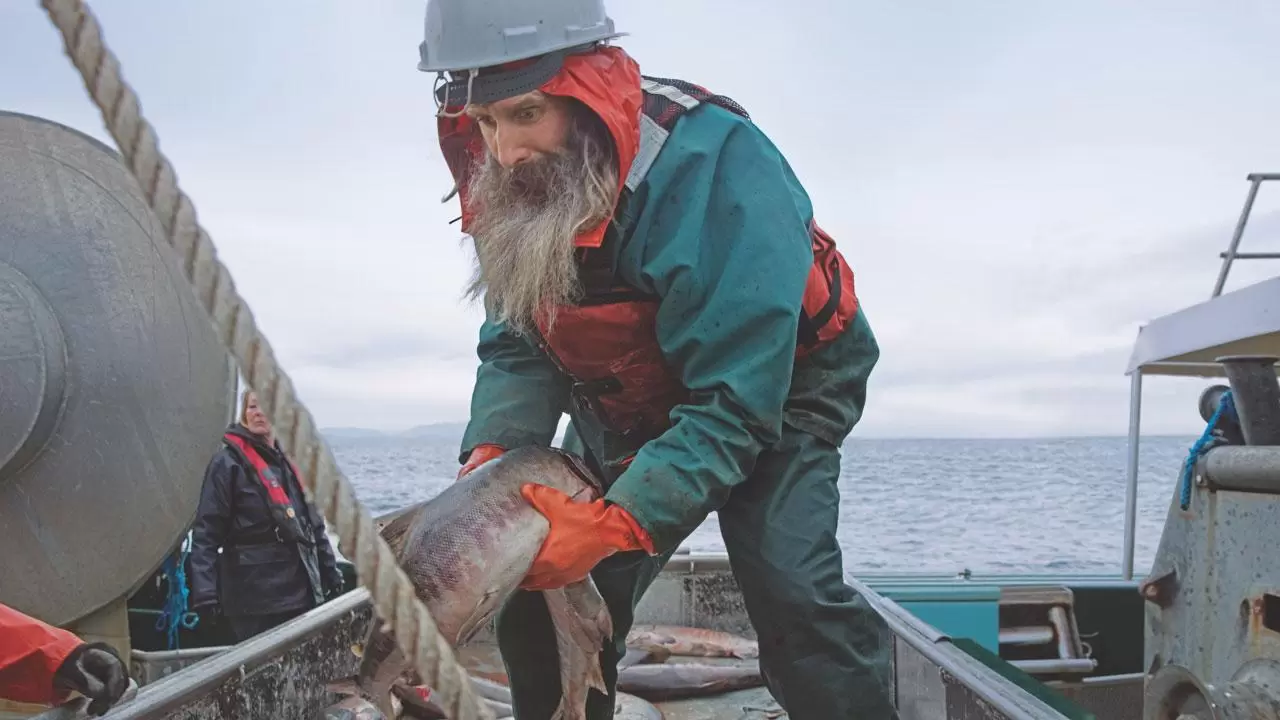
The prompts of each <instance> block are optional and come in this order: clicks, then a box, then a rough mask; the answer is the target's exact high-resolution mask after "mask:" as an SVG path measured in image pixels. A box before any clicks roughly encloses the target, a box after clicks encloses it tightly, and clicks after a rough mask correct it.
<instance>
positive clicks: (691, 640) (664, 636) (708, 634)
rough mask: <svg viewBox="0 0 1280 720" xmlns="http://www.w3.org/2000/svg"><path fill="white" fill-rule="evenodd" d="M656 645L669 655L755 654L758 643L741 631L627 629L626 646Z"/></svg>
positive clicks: (744, 656)
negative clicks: (739, 632) (741, 633)
mask: <svg viewBox="0 0 1280 720" xmlns="http://www.w3.org/2000/svg"><path fill="white" fill-rule="evenodd" d="M647 645H658V646H660V647H664V648H666V649H668V650H670V651H671V654H672V655H688V656H693V657H725V658H742V659H744V660H746V659H749V658H756V657H759V656H760V645H759V643H757V642H756V641H754V640H748V639H746V638H744V637H742V636H741V635H734V634H732V633H727V632H720V631H718V630H704V629H702V628H691V627H676V626H673V625H636V626H635V627H633V628H632V629H631V632H629V633H627V647H644V646H647Z"/></svg>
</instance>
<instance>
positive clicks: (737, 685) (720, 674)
mask: <svg viewBox="0 0 1280 720" xmlns="http://www.w3.org/2000/svg"><path fill="white" fill-rule="evenodd" d="M761 685H764V677H763V676H762V675H761V674H760V665H759V664H758V663H756V662H755V661H751V662H750V663H746V664H742V665H694V664H690V663H669V664H665V665H632V666H631V667H629V668H625V669H623V670H620V671H618V690H619V691H621V692H627V693H631V694H632V695H636V696H639V697H642V698H644V699H645V700H653V701H657V702H661V701H663V700H679V699H682V698H691V697H702V696H706V695H718V694H720V693H725V692H729V691H732V690H742V689H745V688H753V687H760V686H761Z"/></svg>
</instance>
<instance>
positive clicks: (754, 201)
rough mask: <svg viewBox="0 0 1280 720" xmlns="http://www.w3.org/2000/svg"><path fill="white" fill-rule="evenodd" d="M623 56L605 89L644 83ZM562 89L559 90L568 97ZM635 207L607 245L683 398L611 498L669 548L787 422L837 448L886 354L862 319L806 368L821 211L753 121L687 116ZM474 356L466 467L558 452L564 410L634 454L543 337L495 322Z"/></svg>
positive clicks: (584, 435)
mask: <svg viewBox="0 0 1280 720" xmlns="http://www.w3.org/2000/svg"><path fill="white" fill-rule="evenodd" d="M607 50H608V51H616V52H618V53H620V52H621V51H620V50H616V49H614V48H608V49H607ZM621 57H622V58H623V59H624V60H625V62H620V61H619V62H614V63H612V64H611V65H610V66H609V69H607V70H606V71H605V72H604V73H603V77H604V79H605V80H606V81H608V82H616V83H623V82H625V83H632V82H637V81H638V71H635V68H634V64H633V63H631V61H630V59H629V58H626V57H625V56H621ZM615 60H616V58H615ZM569 75H571V76H572V75H573V73H569ZM596 79H599V78H596ZM565 84H566V83H561V85H562V86H563V85H565ZM567 85H569V87H568V89H567V90H566V89H565V88H563V87H560V88H557V89H558V90H560V91H561V92H564V93H565V94H573V93H574V89H575V88H574V87H573V83H567ZM543 89H544V91H545V90H547V86H544V88H543ZM587 90H588V91H589V90H590V88H588V89H587ZM584 92H585V91H584ZM579 97H581V96H580V95H579ZM595 100H596V102H597V104H596V105H595V106H594V107H593V109H597V110H598V108H599V105H598V102H599V98H598V97H597V98H595ZM588 105H592V103H591V102H588ZM617 115H623V113H617ZM632 125H633V126H634V121H633V123H632ZM611 130H613V131H614V134H615V139H616V138H617V137H618V133H619V130H618V128H617V127H611ZM628 131H629V130H628ZM624 155H625V154H624ZM625 169H626V166H625V165H624V172H625ZM632 197H633V198H634V199H636V200H637V201H636V202H633V203H629V204H628V205H629V206H627V207H625V209H624V210H623V211H622V212H621V213H620V214H619V216H618V217H616V218H615V221H616V222H615V227H614V230H615V231H616V238H615V239H616V240H618V241H617V242H611V243H609V244H608V245H607V246H610V247H614V248H615V252H616V259H615V270H616V272H617V274H618V276H619V277H620V279H621V280H623V281H625V282H626V283H627V284H629V285H632V286H634V287H635V288H638V289H640V290H642V291H644V292H646V293H652V294H654V295H656V296H658V297H659V298H660V299H661V301H660V306H659V309H658V312H657V319H656V335H657V342H658V343H659V345H660V347H661V350H662V355H663V356H664V357H665V359H666V360H667V363H668V366H669V367H670V368H671V369H672V371H673V372H674V373H675V374H676V375H677V376H678V378H679V380H680V381H681V382H682V383H683V385H684V386H685V387H686V388H687V389H688V390H689V391H690V396H689V398H690V399H689V401H688V402H687V403H685V404H680V405H677V406H676V407H674V408H673V409H672V410H671V412H670V419H671V421H672V424H671V427H670V428H669V429H668V430H666V431H665V432H663V433H661V434H659V435H657V436H656V437H652V438H644V440H646V441H647V442H644V443H643V444H642V445H641V446H640V447H639V448H638V452H637V453H636V454H635V457H634V459H633V460H632V461H631V462H630V464H629V466H626V468H625V470H622V471H621V472H620V474H618V475H617V476H616V478H614V479H613V482H612V484H611V485H610V486H609V489H608V492H607V495H606V498H607V499H608V500H609V501H611V502H614V503H617V504H619V505H621V506H622V507H623V508H625V509H626V510H627V511H629V512H630V513H631V514H632V515H633V516H634V517H635V518H636V520H637V521H638V522H639V523H640V524H641V525H642V526H643V527H644V528H645V529H646V530H647V531H648V532H649V534H650V536H651V538H652V539H653V541H654V544H655V546H656V548H657V551H658V552H659V553H662V552H664V551H665V550H668V549H670V548H672V547H675V546H676V545H678V544H679V543H680V542H681V541H682V540H683V539H684V538H685V537H687V536H688V534H689V533H690V532H692V531H693V530H694V529H695V528H696V527H697V526H698V525H699V524H700V523H701V522H702V521H703V520H704V519H705V518H706V516H707V515H708V514H709V513H710V512H711V511H713V510H715V509H717V508H718V507H720V506H721V505H722V504H723V503H724V502H725V501H726V499H727V498H728V495H729V492H730V491H731V490H732V489H733V487H734V486H735V485H736V484H738V483H740V482H742V481H743V480H744V479H745V478H746V477H747V476H748V474H749V473H750V472H751V470H752V468H753V466H754V465H755V462H756V458H757V456H758V455H759V454H760V452H761V450H762V449H764V448H766V447H769V446H770V445H771V444H773V443H774V442H776V441H777V440H778V438H779V436H780V433H781V429H782V424H783V423H787V424H790V425H792V426H793V427H795V428H797V429H800V430H803V431H806V432H809V433H811V434H813V435H815V436H816V437H818V438H819V439H821V440H823V441H825V442H827V443H830V444H832V445H835V446H838V445H839V444H840V443H841V442H842V441H843V440H844V438H845V437H846V436H847V435H848V433H849V432H850V430H851V429H852V427H853V425H854V424H855V423H856V422H857V421H858V419H859V417H860V415H861V413H862V407H863V403H864V401H865V381H866V378H867V375H868V374H869V373H870V371H871V368H872V367H873V366H874V365H875V363H876V360H877V358H878V355H879V350H878V348H877V345H876V341H875V338H874V336H873V334H872V332H871V330H870V328H869V326H868V325H867V323H866V319H865V318H864V317H863V316H862V312H861V310H860V309H859V310H857V315H856V317H853V318H850V319H848V321H849V325H848V328H847V329H846V330H844V332H842V333H841V334H840V335H839V337H837V338H836V339H835V340H834V341H833V342H831V343H828V344H827V345H825V346H824V347H821V348H819V349H818V350H817V351H815V352H813V353H811V354H808V355H805V356H803V357H801V358H800V359H798V360H797V354H796V349H797V332H798V325H799V322H800V320H799V315H800V308H801V302H802V298H803V297H804V294H805V290H806V284H807V283H808V281H809V277H810V272H811V267H813V265H814V252H813V249H812V245H811V238H810V234H809V224H810V222H811V220H812V216H813V209H812V206H811V204H810V201H809V197H808V195H807V193H806V192H805V190H804V187H803V186H802V185H801V183H800V181H799V179H797V178H796V176H795V174H794V172H793V171H792V169H791V167H790V166H789V165H788V164H787V161H786V160H785V159H784V158H783V156H782V154H781V152H779V150H778V148H777V147H775V146H774V144H773V143H772V142H770V140H769V139H768V138H767V137H766V136H765V135H764V133H762V132H761V131H760V130H759V129H758V128H756V127H755V126H754V125H753V124H752V123H751V122H750V121H749V120H747V119H745V118H743V117H741V116H739V115H737V114H735V113H733V112H730V111H728V110H725V109H723V108H721V107H719V106H716V105H713V104H711V103H702V104H700V105H698V106H697V107H696V108H694V109H693V110H691V111H689V112H687V113H686V114H685V115H683V117H681V118H680V119H679V120H678V121H677V122H676V124H675V126H674V128H673V130H672V132H671V133H670V136H669V137H668V138H667V140H666V142H665V145H663V147H662V150H661V152H660V153H659V154H658V155H657V158H656V160H655V161H654V162H653V164H652V166H651V167H650V169H649V171H648V173H647V175H646V176H645V177H644V180H643V182H642V183H641V184H640V185H639V186H638V187H637V188H636V190H635V192H634V194H633V195H632ZM850 287H851V286H850ZM478 354H479V358H480V361H481V365H480V368H479V370H478V372H477V375H476V384H475V388H474V391H473V395H472V400H471V420H470V423H469V424H468V426H467V429H466V432H465V435H464V438H463V441H462V447H461V451H462V455H461V457H462V459H463V460H464V461H465V458H466V457H467V455H468V454H469V453H470V452H471V450H472V449H473V448H475V447H476V446H477V445H480V444H484V443H492V444H496V445H499V446H502V447H504V448H507V449H511V448H514V447H518V446H522V445H529V444H537V445H549V444H551V443H552V441H553V439H554V435H555V432H556V429H557V425H558V422H559V420H560V417H561V415H562V414H563V413H569V414H570V417H571V419H572V422H573V427H574V429H575V430H576V431H577V433H576V434H577V435H578V436H579V437H580V438H581V439H582V441H583V443H584V444H585V446H586V448H587V449H588V450H589V451H590V454H591V456H592V459H594V461H595V462H596V464H597V465H599V466H603V467H611V466H612V465H611V464H612V463H614V462H615V461H617V460H619V459H620V458H622V457H623V456H626V455H630V453H631V452H633V451H635V450H636V449H637V448H635V447H630V446H629V445H631V444H632V443H629V442H627V441H624V440H623V439H621V438H619V437H617V436H616V434H615V433H610V432H609V431H608V430H607V429H605V428H603V427H602V426H601V424H600V423H598V422H597V421H596V418H593V417H591V416H590V413H588V412H584V411H583V410H581V409H580V408H578V407H576V405H575V404H571V403H570V402H569V398H570V381H569V379H568V378H567V377H566V376H565V375H564V374H562V373H561V372H560V371H559V370H558V369H557V365H556V364H555V363H554V362H553V361H552V360H551V359H550V358H549V357H548V356H547V355H546V354H544V353H543V352H542V351H541V350H540V349H539V347H538V345H537V343H536V341H535V340H534V339H532V338H529V337H521V336H517V335H515V334H513V333H512V332H510V331H509V330H508V329H506V328H505V327H504V326H503V325H501V324H499V323H496V322H494V320H493V318H492V317H490V318H489V319H487V320H486V322H484V324H483V325H482V326H481V328H480V335H479V344H478ZM609 474H611V473H606V475H609Z"/></svg>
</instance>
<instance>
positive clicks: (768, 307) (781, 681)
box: [419, 0, 897, 720]
mask: <svg viewBox="0 0 1280 720" xmlns="http://www.w3.org/2000/svg"><path fill="white" fill-rule="evenodd" d="M619 35H620V33H617V32H615V31H614V27H613V22H612V20H611V19H609V18H608V17H607V16H606V15H605V10H604V8H603V6H602V4H601V2H600V0H556V1H553V0H527V1H525V2H520V3H515V2H486V3H478V2H473V1H471V0H428V3H427V19H426V38H425V42H424V43H423V44H422V46H421V48H420V52H421V63H420V64H419V69H421V70H423V71H430V72H436V73H439V75H438V77H437V85H438V87H437V92H436V99H437V103H438V105H439V115H440V117H439V132H440V144H441V148H442V150H443V153H444V156H445V158H446V161H447V163H448V165H449V168H450V171H451V173H452V174H453V177H454V181H455V188H456V189H457V191H458V193H459V195H460V200H461V208H462V223H463V224H462V227H463V230H464V231H465V232H467V233H468V234H469V235H471V237H472V238H473V241H474V243H475V249H476V256H477V269H476V275H475V277H474V278H473V281H472V283H471V285H470V292H471V294H472V295H473V297H482V298H483V300H484V305H485V309H486V320H485V322H484V323H483V325H482V327H481V329H480V337H479V348H478V354H479V357H480V361H481V365H480V368H479V371H478V374H477V377H476V384H475V388H474V391H473V395H472V403H471V420H470V423H469V425H468V427H467V430H466V433H465V436H464V438H463V442H462V448H461V458H460V460H461V462H462V463H463V468H462V470H461V471H460V473H459V477H461V476H463V475H465V474H466V473H467V472H470V471H471V470H473V469H474V468H475V467H477V466H478V465H480V464H481V463H483V462H486V461H488V460H491V459H493V458H494V457H497V456H498V455H500V454H501V453H502V452H503V451H504V450H510V449H512V448H515V447H519V446H523V445H535V444H536V445H550V444H551V442H552V441H553V440H554V436H555V433H556V430H557V426H558V422H559V419H560V417H561V415H562V414H563V413H565V412H567V413H568V414H569V416H570V419H571V421H572V422H571V428H570V433H569V434H568V436H567V437H566V442H565V447H566V448H567V449H572V450H574V451H575V452H577V453H578V454H580V455H582V456H583V457H584V458H585V459H586V461H587V462H588V464H589V465H591V466H592V467H593V469H595V470H596V471H597V473H598V474H599V476H600V477H601V478H602V479H603V481H604V482H605V484H606V487H607V492H606V494H605V496H604V498H603V499H601V500H599V501H597V502H594V503H583V504H576V503H571V502H569V500H568V498H567V497H566V496H564V495H563V494H561V493H558V492H557V491H554V490H550V489H548V488H544V487H541V486H536V485H530V486H526V487H525V488H524V489H523V492H524V495H525V497H526V499H527V500H528V501H529V502H530V503H531V504H533V505H534V506H535V507H537V508H538V510H539V511H540V512H542V513H543V514H544V515H545V516H546V517H547V519H548V521H549V522H550V526H551V529H550V534H549V536H548V538H547V540H546V542H545V543H544V545H543V547H542V549H541V551H540V552H539V555H538V557H537V558H536V559H535V560H534V563H533V567H532V569H531V571H530V573H529V575H528V577H527V578H526V580H525V582H524V583H523V585H522V587H523V588H524V589H525V591H522V592H519V593H517V594H516V596H515V597H513V598H512V599H511V600H510V601H509V602H508V603H507V604H506V606H505V607H504V608H503V609H502V611H501V612H500V614H499V619H498V638H499V644H500V646H501V650H502V656H503V660H504V662H505V663H506V666H507V672H508V675H509V676H510V679H511V689H512V694H513V699H514V707H515V714H516V717H517V718H521V720H531V719H536V720H542V719H545V718H549V717H551V715H552V713H553V711H554V710H555V708H556V705H557V702H558V700H559V696H560V692H559V678H558V666H559V663H558V660H557V658H558V654H557V651H556V642H555V637H554V634H553V631H552V626H551V622H550V618H549V616H548V614H547V609H546V605H545V603H544V602H543V600H542V596H541V594H540V593H538V592H529V591H536V590H542V589H548V588H556V587H562V586H564V585H566V584H569V583H572V582H576V581H579V580H582V579H583V578H585V577H586V576H587V575H588V574H590V575H591V577H592V579H593V580H594V581H595V583H596V585H597V586H598V587H599V589H600V591H601V594H602V595H603V596H604V598H605V601H606V602H607V603H608V606H609V610H610V611H611V613H612V617H613V626H614V632H615V636H614V642H613V644H612V646H610V647H607V648H605V651H604V653H603V654H602V657H601V661H602V665H603V672H604V677H605V680H606V683H607V684H608V686H609V687H610V695H609V696H608V697H606V696H604V695H601V694H599V693H595V692H592V693H591V695H590V698H589V700H588V706H587V707H588V717H589V718H592V719H593V720H604V719H605V718H611V717H613V707H614V691H613V688H614V687H615V683H616V677H617V671H616V664H617V661H618V659H619V658H620V657H621V655H622V654H623V653H624V652H625V644H624V643H625V638H626V635H627V633H628V631H629V630H630V628H631V626H632V623H633V620H634V610H635V606H636V604H637V603H638V602H639V600H640V598H641V597H642V596H643V594H644V593H645V591H646V589H647V588H648V587H649V584H650V583H651V582H652V581H653V579H654V578H655V576H656V575H657V574H658V572H659V571H660V570H661V569H662V567H663V565H664V564H665V563H666V561H667V559H668V558H669V557H670V556H671V554H672V552H673V551H674V550H675V549H676V548H677V546H678V545H679V544H680V542H681V541H682V540H683V539H684V538H686V537H687V536H688V535H689V534H690V533H691V532H692V531H693V530H694V529H696V528H697V527H698V525H699V524H701V523H702V521H703V520H704V519H706V517H707V516H708V514H710V513H711V512H712V511H713V510H714V511H717V512H718V513H719V520H720V528H721V531H722V533H723V537H724V543H725V547H726V549H727V551H728V555H729V559H730V563H731V565H732V568H733V573H734V575H735V577H736V579H737V581H738V583H739V585H740V587H741V589H742V593H743V597H744V600H745V603H746V608H747V612H748V614H749V616H750V619H751V622H752V624H753V626H754V627H755V629H756V632H757V635H758V637H759V642H760V662H761V667H762V669H763V672H764V675H765V678H766V680H767V683H768V686H769V689H770V691H771V692H772V693H773V695H774V697H775V698H776V699H777V700H778V702H779V704H781V705H782V706H783V707H784V708H785V709H786V710H787V711H788V713H789V715H790V717H792V718H793V719H795V720H819V719H820V720H832V719H833V718H841V719H843V718H861V719H864V720H880V719H882V718H895V717H897V714H896V711H895V709H894V707H893V701H892V697H891V694H890V691H889V681H888V672H889V671H888V657H889V648H890V645H889V635H888V629H887V626H886V624H885V623H884V621H883V620H882V619H881V618H880V617H879V616H878V615H877V614H876V612H875V611H874V610H873V609H872V608H870V607H869V605H868V604H867V602H866V601H865V600H864V599H863V598H862V597H861V596H859V595H858V594H857V593H856V592H855V591H854V590H853V589H852V588H850V587H849V586H848V585H846V584H845V583H844V581H843V566H842V559H841V551H840V546H839V544H838V543H837V540H836V529H837V524H838V513H839V490H838V488H837V482H838V480H839V476H840V446H841V444H842V443H843V441H844V439H845V438H846V437H847V436H848V434H849V432H850V431H851V430H852V428H853V426H854V424H855V423H856V422H857V421H858V419H859V417H860V416H861V414H862V410H863V404H864V401H865V397H866V387H867V378H868V376H869V375H870V373H871V370H872V368H873V367H874V366H875V364H876V361H877V359H878V357H879V350H878V347H877V345H876V341H875V339H874V336H873V334H872V332H871V329H870V327H869V326H868V324H867V320H866V318H865V317H864V315H863V313H862V311H861V308H860V306H859V303H858V300H857V298H856V296H855V294H854V287H853V276H852V273H851V271H850V270H849V267H848V266H847V265H846V263H845V261H844V259H843V258H842V257H841V255H840V253H839V252H838V251H837V250H836V248H835V243H834V242H833V241H832V239H831V238H830V237H829V236H828V235H827V234H826V233H824V232H823V231H822V230H821V229H819V228H818V226H817V225H816V224H814V222H813V212H812V208H811V205H810V201H809V198H808V195H807V194H806V192H805V190H804V188H803V186H802V185H801V184H800V181H799V180H798V179H797V178H796V176H795V174H794V173H793V172H792V169H791V168H790V166H789V165H788V164H787V162H786V160H785V159H784V158H783V156H782V154H781V153H780V152H779V151H778V149H777V148H776V147H775V146H774V145H773V144H772V143H771V142H770V141H769V139H768V138H767V137H766V136H765V135H764V134H763V133H762V132H761V131H760V130H759V129H758V128H757V127H755V126H754V125H753V124H752V123H751V121H750V120H749V118H748V116H747V113H746V112H745V111H744V110H743V109H742V108H741V107H739V106H738V105H737V104H736V103H734V102H733V101H732V100H729V99H728V98H725V97H721V96H718V95H714V94H712V93H710V92H708V91H707V90H705V89H703V88H701V87H699V86H696V85H692V84H690V83H686V82H682V81H677V80H665V79H658V78H651V77H645V76H642V75H641V74H640V71H639V67H638V65H637V64H636V62H635V61H634V60H632V59H631V58H630V57H629V56H628V55H627V54H626V53H625V52H623V51H622V50H621V49H620V48H618V47H614V46H611V45H609V44H608V42H607V41H609V40H611V39H613V38H616V37H618V36H619ZM445 73H447V74H448V76H447V77H446V76H445Z"/></svg>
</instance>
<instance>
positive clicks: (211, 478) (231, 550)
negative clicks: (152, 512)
mask: <svg viewBox="0 0 1280 720" xmlns="http://www.w3.org/2000/svg"><path fill="white" fill-rule="evenodd" d="M222 440H223V442H222V447H221V448H220V449H219V450H218V452H217V453H216V454H215V455H214V456H213V459H212V460H210V461H209V467H208V469H207V470H206V471H205V476H204V487H203V488H202V489H201V491H200V505H199V507H198V508H197V510H196V519H195V524H194V525H193V526H192V538H191V576H190V578H191V606H192V609H193V610H195V611H196V612H198V613H200V615H201V617H202V618H207V617H214V616H217V615H219V614H220V615H222V616H224V617H225V618H226V619H227V620H228V621H229V622H230V624H231V630H232V632H233V633H234V634H235V636H236V641H237V642H243V641H244V640H247V639H248V638H251V637H253V636H254V635H257V634H259V633H262V632H265V631H267V630H270V629H271V628H273V627H275V626H277V625H279V624H281V623H283V622H286V621H288V620H290V619H292V618H294V617H297V616H298V615H301V614H302V613H304V612H306V611H307V610H310V609H312V608H314V607H317V606H319V605H321V604H322V603H324V602H325V601H326V600H329V599H332V598H334V597H337V596H338V595H339V594H340V593H341V592H342V585H343V580H342V574H341V573H340V572H339V571H338V566H337V559H336V558H335V556H334V552H333V547H332V546H331V545H330V544H329V538H328V536H327V535H326V534H325V526H324V518H322V517H321V516H320V513H318V512H317V511H316V509H315V507H314V506H312V505H311V504H310V503H309V502H307V500H306V496H305V495H304V494H303V491H302V484H301V483H300V482H299V480H298V471H297V468H296V467H294V465H293V463H292V462H291V461H290V460H289V459H288V458H287V457H286V456H285V453H284V450H282V449H281V448H280V444H279V443H278V442H277V441H276V439H275V433H274V431H273V429H272V427H271V423H270V421H269V420H268V419H267V416H266V414H265V413H263V412H262V410H261V409H260V408H259V407H258V396H257V394H255V393H253V392H248V393H245V395H244V399H243V401H242V403H241V408H240V422H239V423H233V424H232V425H231V426H230V427H228V428H227V431H226V433H225V434H224V435H223V438H222ZM219 549H221V550H222V552H221V554H219V552H218V550H219Z"/></svg>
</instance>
